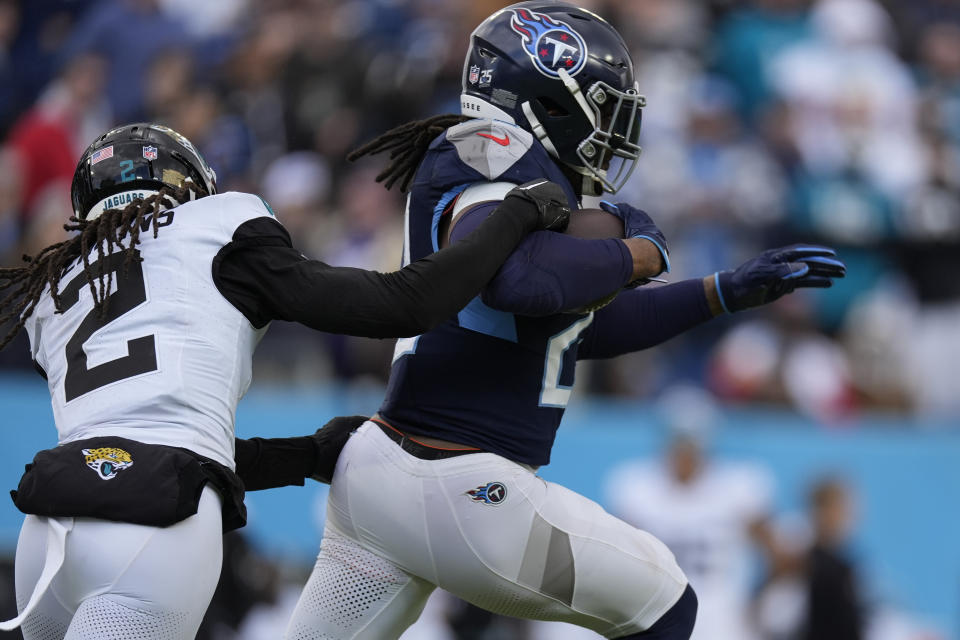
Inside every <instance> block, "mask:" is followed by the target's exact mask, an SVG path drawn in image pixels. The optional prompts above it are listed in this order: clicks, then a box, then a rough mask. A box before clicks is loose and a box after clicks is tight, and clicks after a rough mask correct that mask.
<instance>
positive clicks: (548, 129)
mask: <svg viewBox="0 0 960 640" xmlns="http://www.w3.org/2000/svg"><path fill="white" fill-rule="evenodd" d="M462 84H463V93H462V95H461V101H460V104H461V112H462V113H463V114H464V115H467V116H473V117H478V118H493V119H497V120H504V121H506V122H511V123H513V124H516V125H518V126H520V127H523V128H524V129H527V130H528V131H530V132H531V133H533V134H534V135H535V136H536V137H537V139H538V140H539V141H540V142H541V143H542V144H543V146H544V147H545V148H546V149H547V151H548V152H549V153H550V154H551V155H552V156H553V157H555V158H557V159H558V160H559V161H560V162H562V163H563V164H564V165H566V166H567V167H569V168H570V169H572V170H573V171H575V172H576V173H578V174H580V175H582V176H583V185H582V186H583V189H582V191H583V193H587V194H596V195H599V193H600V192H602V191H608V192H611V193H613V192H616V191H617V190H619V189H620V188H621V187H622V186H623V185H624V183H625V182H626V181H627V179H628V178H629V177H630V174H631V173H632V172H633V169H634V168H635V167H636V161H637V158H638V157H639V155H640V146H639V144H638V139H639V135H640V114H641V109H642V107H643V106H645V104H646V101H645V99H644V98H643V96H641V95H640V94H639V91H638V87H637V84H636V82H635V81H634V77H633V63H632V61H631V59H630V53H629V51H628V50H627V46H626V44H625V43H624V42H623V38H621V37H620V34H618V33H617V32H616V30H614V28H613V27H612V26H610V24H609V23H607V22H606V21H605V20H603V19H602V18H600V17H599V16H597V15H595V14H593V13H591V12H589V11H587V10H585V9H581V8H579V7H575V6H573V5H569V4H563V3H553V2H546V1H543V0H540V1H536V2H521V3H519V4H514V5H511V6H509V7H506V8H505V9H501V10H500V11H498V12H497V13H494V14H493V15H492V16H490V17H489V18H487V19H486V20H484V21H483V23H481V24H480V26H478V27H477V28H476V29H475V30H474V31H473V33H472V34H471V39H470V48H469V50H468V51H467V57H466V61H465V63H464V69H463V79H462Z"/></svg>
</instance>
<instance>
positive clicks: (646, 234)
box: [600, 200, 670, 273]
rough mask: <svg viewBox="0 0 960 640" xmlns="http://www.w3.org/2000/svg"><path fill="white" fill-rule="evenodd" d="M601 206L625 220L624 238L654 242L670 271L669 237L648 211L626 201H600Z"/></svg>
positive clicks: (668, 271)
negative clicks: (658, 226)
mask: <svg viewBox="0 0 960 640" xmlns="http://www.w3.org/2000/svg"><path fill="white" fill-rule="evenodd" d="M600 208H601V209H603V210H604V211H606V212H607V213H612V214H613V215H615V216H617V217H618V218H620V219H621V220H623V237H624V238H645V239H647V240H649V241H650V242H652V243H653V244H654V246H655V247H656V248H657V249H658V250H659V251H660V256H661V257H662V258H663V265H664V269H663V270H664V271H665V272H666V273H670V257H669V256H670V254H669V251H668V250H667V239H666V237H664V235H663V232H662V231H660V229H658V228H657V225H656V223H654V221H653V219H652V218H650V216H649V215H647V212H646V211H642V210H640V209H637V208H636V207H634V206H631V205H629V204H627V203H626V202H618V203H616V204H613V203H612V202H607V201H606V200H604V201H603V202H601V203H600Z"/></svg>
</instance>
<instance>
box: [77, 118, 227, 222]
mask: <svg viewBox="0 0 960 640" xmlns="http://www.w3.org/2000/svg"><path fill="white" fill-rule="evenodd" d="M188 181H190V182H193V183H194V184H195V185H197V186H198V187H200V188H201V189H202V190H204V191H206V195H213V194H214V193H216V192H217V174H216V173H215V172H214V171H213V169H211V168H210V167H209V165H207V163H206V161H205V160H204V159H203V156H201V155H200V152H199V151H197V149H196V147H194V146H193V144H192V143H191V142H190V141H189V140H187V139H186V138H185V137H183V136H182V135H180V134H179V133H177V132H176V131H174V130H173V129H170V128H169V127H164V126H163V125H159V124H152V123H144V122H139V123H136V124H127V125H124V126H122V127H117V128H116V129H111V130H110V131H108V132H106V133H105V134H103V135H102V136H100V137H99V138H97V139H96V140H94V141H93V143H92V144H91V145H90V146H89V147H87V150H86V151H84V152H83V156H82V157H81V158H80V162H79V163H78V164H77V169H76V171H75V172H74V174H73V184H72V185H71V188H70V198H71V200H72V201H73V211H74V214H75V215H76V216H77V217H78V218H79V219H81V220H88V219H89V220H92V219H94V218H96V217H97V216H99V215H100V214H101V213H103V212H104V211H105V210H107V209H113V208H122V207H123V206H125V205H126V204H128V203H129V202H131V201H132V200H133V199H135V198H146V197H148V196H150V195H152V194H154V193H156V192H157V191H159V190H160V188H161V187H163V186H169V187H173V188H180V187H182V186H183V185H184V183H185V182H188ZM190 197H191V199H193V198H194V197H195V196H194V193H193V191H191V196H190Z"/></svg>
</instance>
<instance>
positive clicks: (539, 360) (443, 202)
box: [380, 120, 593, 465]
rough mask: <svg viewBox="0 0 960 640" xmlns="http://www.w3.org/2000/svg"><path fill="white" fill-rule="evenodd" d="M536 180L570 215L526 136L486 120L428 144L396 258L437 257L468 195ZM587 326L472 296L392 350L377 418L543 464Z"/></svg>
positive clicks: (551, 167) (553, 170) (555, 172)
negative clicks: (442, 231)
mask: <svg viewBox="0 0 960 640" xmlns="http://www.w3.org/2000/svg"><path fill="white" fill-rule="evenodd" d="M536 178H548V179H549V180H552V181H553V182H556V183H557V184H560V185H561V186H563V188H564V190H565V191H566V192H567V194H568V198H569V199H570V204H571V206H572V207H576V195H575V193H574V191H573V189H572V187H571V186H570V183H569V182H568V180H567V179H566V178H565V177H564V176H563V174H562V173H561V171H560V169H559V168H558V167H557V165H556V164H555V163H554V161H553V160H551V158H550V157H549V156H548V155H547V152H546V150H545V149H544V148H543V147H542V146H541V145H540V143H539V142H537V141H535V140H534V139H533V136H532V135H531V134H529V133H527V132H526V131H524V130H522V129H520V128H519V127H516V126H513V125H509V124H506V123H503V122H500V121H492V120H470V121H468V122H465V123H463V124H461V125H457V126H455V127H452V128H450V129H449V130H448V131H447V132H446V133H445V134H443V135H441V136H440V137H439V138H437V139H436V140H435V141H434V142H433V144H432V145H431V146H430V150H429V151H428V153H427V154H426V156H425V158H424V160H423V162H422V163H421V165H420V168H419V169H418V172H417V175H416V178H415V180H414V182H413V185H412V187H411V190H410V196H409V200H408V203H407V216H406V218H407V219H406V225H407V228H406V234H407V235H406V244H405V248H404V260H405V261H410V260H416V259H418V258H421V257H423V256H425V255H428V254H430V253H432V252H434V251H436V250H437V249H438V246H439V240H438V237H437V234H438V229H439V227H440V220H441V217H442V216H443V215H444V214H445V213H448V212H449V211H450V210H451V209H452V207H453V206H454V204H455V202H456V199H457V198H458V197H459V196H460V194H462V193H463V192H464V191H465V190H466V189H467V188H468V187H471V186H475V185H477V184H479V183H491V182H501V183H503V182H506V183H514V184H522V183H524V182H528V181H530V180H533V179H536ZM500 198H502V194H501V196H500ZM592 320H593V315H592V314H588V315H574V314H560V315H553V316H548V317H538V318H535V317H525V316H520V315H515V314H512V313H507V312H504V311H498V310H496V309H493V308H491V307H489V306H487V305H485V304H484V303H483V302H482V301H481V299H480V297H477V298H475V299H474V300H473V301H472V302H471V303H470V304H469V305H468V306H467V307H466V308H464V310H463V311H461V312H460V313H459V314H458V315H457V316H456V317H454V318H451V319H450V320H449V321H447V322H446V323H444V324H442V325H441V326H439V327H438V328H436V329H434V330H432V331H430V332H428V333H425V334H423V335H421V336H418V337H416V338H408V339H403V340H400V341H399V342H398V343H397V349H396V352H395V356H394V362H393V368H392V370H391V374H390V382H389V385H388V389H387V396H386V399H385V401H384V404H383V406H382V407H381V410H380V414H381V415H382V416H383V417H384V419H386V420H387V421H388V422H390V423H391V424H392V425H394V426H395V427H396V428H398V429H400V430H403V431H406V432H409V433H412V434H419V435H428V436H432V437H436V438H441V439H445V440H451V441H455V442H459V443H463V444H466V445H471V446H475V447H479V448H481V449H484V450H486V451H490V452H492V453H496V454H499V455H502V456H504V457H506V458H508V459H510V460H514V461H517V462H522V463H526V464H532V465H543V464H546V463H547V462H549V459H550V449H551V447H552V445H553V440H554V437H555V435H556V430H557V427H558V426H559V424H560V420H561V418H562V417H563V411H564V408H565V407H566V405H567V401H568V399H569V397H570V389H571V387H572V385H573V378H574V368H575V365H576V359H577V347H578V345H579V342H580V340H581V339H582V337H583V335H584V331H585V330H587V328H588V327H589V326H590V323H591V322H592Z"/></svg>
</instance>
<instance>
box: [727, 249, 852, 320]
mask: <svg viewBox="0 0 960 640" xmlns="http://www.w3.org/2000/svg"><path fill="white" fill-rule="evenodd" d="M836 256H837V252H836V251H834V250H833V249H831V248H829V247H819V246H811V245H803V244H795V245H791V246H789V247H780V248H779V249H768V250H767V251H764V252H763V253H761V254H760V255H759V256H757V257H756V258H753V259H752V260H748V261H747V262H744V263H743V264H742V265H740V267H738V268H737V270H736V271H720V272H719V273H716V274H714V282H715V283H716V285H717V293H718V294H719V296H720V304H721V305H722V306H723V309H724V311H726V312H727V313H734V312H736V311H743V310H744V309H749V308H751V307H758V306H760V305H763V304H767V303H770V302H773V301H774V300H776V299H778V298H780V297H781V296H784V295H786V294H788V293H790V292H792V291H793V290H794V289H799V288H802V287H815V288H820V289H825V288H827V287H830V286H832V285H833V279H834V278H842V277H843V276H844V275H846V273H847V266H846V265H845V264H844V263H843V262H842V261H840V260H839V259H837V257H836Z"/></svg>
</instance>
